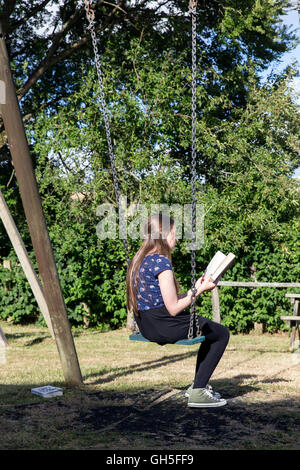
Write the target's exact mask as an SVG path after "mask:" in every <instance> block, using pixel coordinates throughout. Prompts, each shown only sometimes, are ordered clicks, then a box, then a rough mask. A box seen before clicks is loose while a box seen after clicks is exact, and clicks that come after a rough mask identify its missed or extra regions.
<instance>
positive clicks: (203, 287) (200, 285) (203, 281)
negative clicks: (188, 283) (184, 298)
mask: <svg viewBox="0 0 300 470" xmlns="http://www.w3.org/2000/svg"><path fill="white" fill-rule="evenodd" d="M216 285H217V282H214V281H213V280H212V278H211V277H210V276H205V274H203V275H202V276H201V277H200V278H199V279H198V280H197V281H196V283H195V287H196V289H197V295H199V294H201V293H202V292H205V291H210V290H212V289H214V288H215V287H216Z"/></svg>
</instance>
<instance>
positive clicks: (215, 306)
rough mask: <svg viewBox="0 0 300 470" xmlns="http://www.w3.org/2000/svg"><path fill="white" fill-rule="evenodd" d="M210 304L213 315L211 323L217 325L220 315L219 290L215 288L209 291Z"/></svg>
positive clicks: (219, 321)
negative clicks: (210, 295)
mask: <svg viewBox="0 0 300 470" xmlns="http://www.w3.org/2000/svg"><path fill="white" fill-rule="evenodd" d="M211 294H212V297H211V303H212V313H213V321H215V322H217V323H221V313H220V299H219V288H218V286H216V287H215V288H214V289H213V290H212V291H211Z"/></svg>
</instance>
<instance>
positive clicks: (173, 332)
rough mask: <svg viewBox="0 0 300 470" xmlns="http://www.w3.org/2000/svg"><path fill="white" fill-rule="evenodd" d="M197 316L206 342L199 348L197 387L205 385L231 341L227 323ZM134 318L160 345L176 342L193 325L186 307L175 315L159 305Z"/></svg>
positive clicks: (195, 382)
mask: <svg viewBox="0 0 300 470" xmlns="http://www.w3.org/2000/svg"><path fill="white" fill-rule="evenodd" d="M198 318H199V321H200V327H201V330H202V333H203V335H204V336H205V341H204V342H203V343H201V345H200V348H199V351H198V356H197V363H196V370H195V379H194V388H204V387H206V385H207V384H208V381H209V379H210V377H211V376H212V374H213V372H214V370H215V368H216V367H217V365H218V363H219V361H220V359H221V357H222V355H223V353H224V351H225V348H226V346H227V344H228V341H229V331H228V329H227V328H226V327H225V326H223V325H220V324H219V323H216V322H213V321H211V320H208V319H207V318H205V317H200V316H199V317H198ZM135 319H136V322H137V324H138V327H139V329H140V331H141V333H142V335H143V336H145V338H147V339H149V340H150V341H153V342H155V343H158V344H160V345H163V344H170V343H171V344H172V343H176V341H179V340H180V339H186V338H187V336H188V331H189V325H190V312H189V311H188V310H183V311H182V312H180V313H179V314H178V315H176V316H175V317H173V316H172V315H170V314H169V312H168V310H167V309H166V307H159V308H155V309H150V310H142V311H139V316H138V317H137V316H135ZM194 335H195V332H194Z"/></svg>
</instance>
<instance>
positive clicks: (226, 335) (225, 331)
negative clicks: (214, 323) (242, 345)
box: [222, 325, 230, 344]
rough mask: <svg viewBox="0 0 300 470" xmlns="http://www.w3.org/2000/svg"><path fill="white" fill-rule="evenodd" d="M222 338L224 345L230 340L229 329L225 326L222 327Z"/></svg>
mask: <svg viewBox="0 0 300 470" xmlns="http://www.w3.org/2000/svg"><path fill="white" fill-rule="evenodd" d="M222 330H223V331H222V338H223V340H224V341H226V344H227V343H228V341H229V338H230V332H229V329H228V328H227V327H226V326H223V325H222Z"/></svg>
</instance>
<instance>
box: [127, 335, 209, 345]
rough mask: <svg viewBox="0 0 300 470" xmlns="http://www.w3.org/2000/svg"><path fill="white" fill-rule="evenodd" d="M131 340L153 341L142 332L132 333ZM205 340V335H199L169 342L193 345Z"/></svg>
mask: <svg viewBox="0 0 300 470" xmlns="http://www.w3.org/2000/svg"><path fill="white" fill-rule="evenodd" d="M129 339H130V341H145V342H146V343H151V341H150V340H149V339H147V338H145V337H144V336H143V335H142V334H141V333H136V334H132V335H130V336H129ZM203 341H205V336H197V337H196V338H192V339H180V340H179V341H176V343H168V344H179V345H184V346H192V345H193V344H198V343H203Z"/></svg>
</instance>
